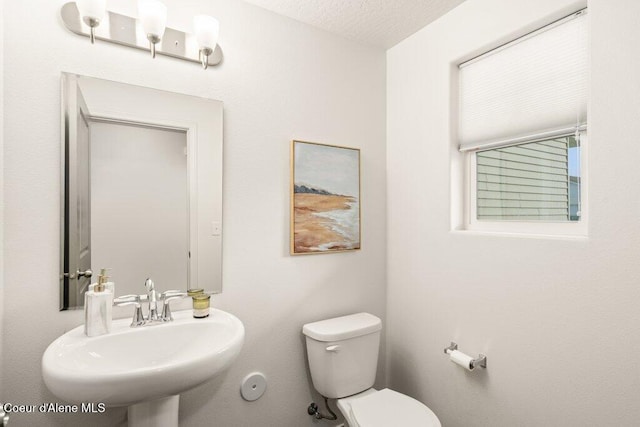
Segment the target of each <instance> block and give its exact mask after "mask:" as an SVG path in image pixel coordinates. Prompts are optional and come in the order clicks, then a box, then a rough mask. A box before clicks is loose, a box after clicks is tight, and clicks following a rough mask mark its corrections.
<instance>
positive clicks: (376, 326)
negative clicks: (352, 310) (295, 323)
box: [302, 313, 382, 342]
mask: <svg viewBox="0 0 640 427" xmlns="http://www.w3.org/2000/svg"><path fill="white" fill-rule="evenodd" d="M380 329H382V321H381V320H380V318H378V317H376V316H374V315H373V314H369V313H357V314H350V315H348V316H342V317H334V318H333V319H327V320H320V321H318V322H313V323H307V324H306V325H304V326H303V327H302V333H303V334H305V335H306V336H308V337H309V338H313V339H314V340H317V341H326V342H328V341H341V340H346V339H349V338H354V337H359V336H362V335H367V334H371V333H373V332H377V331H379V330H380Z"/></svg>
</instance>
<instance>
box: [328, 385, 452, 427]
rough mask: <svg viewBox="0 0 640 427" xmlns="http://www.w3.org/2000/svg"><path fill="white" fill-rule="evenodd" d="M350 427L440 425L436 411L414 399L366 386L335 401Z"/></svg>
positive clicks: (432, 426) (387, 390)
mask: <svg viewBox="0 0 640 427" xmlns="http://www.w3.org/2000/svg"><path fill="white" fill-rule="evenodd" d="M338 408H340V411H341V412H342V414H343V415H344V417H345V419H346V420H347V422H348V423H349V427H389V426H392V425H399V423H401V424H402V426H403V427H442V426H441V424H440V420H438V417H436V414H434V413H433V411H431V409H429V408H428V407H427V406H426V405H424V404H423V403H421V402H419V401H417V400H416V399H414V398H412V397H409V396H407V395H404V394H402V393H398V392H397V391H393V390H389V389H388V388H385V389H382V390H380V391H376V390H375V389H369V390H366V391H364V392H362V393H359V394H356V395H354V396H350V397H346V398H343V399H339V400H338Z"/></svg>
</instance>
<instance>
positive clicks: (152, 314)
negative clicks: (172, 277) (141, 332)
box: [144, 277, 158, 322]
mask: <svg viewBox="0 0 640 427" xmlns="http://www.w3.org/2000/svg"><path fill="white" fill-rule="evenodd" d="M144 287H145V288H147V301H148V302H149V313H148V317H147V321H149V322H154V321H156V320H158V297H157V294H156V287H155V285H154V284H153V280H151V279H150V278H148V277H147V280H145V281H144Z"/></svg>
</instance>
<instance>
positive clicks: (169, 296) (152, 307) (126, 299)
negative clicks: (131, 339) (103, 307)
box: [113, 278, 188, 328]
mask: <svg viewBox="0 0 640 427" xmlns="http://www.w3.org/2000/svg"><path fill="white" fill-rule="evenodd" d="M144 286H145V288H147V295H123V296H120V297H117V298H114V299H113V305H117V306H123V305H133V306H135V311H134V313H133V320H132V321H131V327H132V328H136V327H138V326H143V325H154V324H157V323H162V322H170V321H172V320H173V316H172V315H171V307H170V306H169V303H170V302H171V301H173V300H175V299H180V298H185V297H187V296H188V293H187V292H184V291H179V290H175V289H173V290H170V291H165V292H162V293H161V294H160V295H158V293H157V291H156V289H155V284H154V283H153V280H151V279H149V278H148V279H147V280H145V282H144ZM142 301H147V303H148V305H149V311H148V312H147V317H145V316H144V315H143V313H142V306H141V304H140V303H141V302H142ZM159 301H160V303H161V304H162V314H161V315H158V302H159Z"/></svg>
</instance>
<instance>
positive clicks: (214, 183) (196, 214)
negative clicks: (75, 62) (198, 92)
mask: <svg viewBox="0 0 640 427" xmlns="http://www.w3.org/2000/svg"><path fill="white" fill-rule="evenodd" d="M82 86H84V88H83V87H82ZM92 87H93V89H92V90H89V91H87V88H92ZM79 88H80V89H82V90H81V91H82V92H83V95H85V100H86V104H87V105H86V107H87V109H88V112H89V114H88V116H87V118H88V119H89V121H90V122H91V121H100V122H114V123H121V124H134V125H138V126H146V127H155V128H162V129H174V130H182V131H185V132H186V138H187V164H188V168H189V170H188V173H189V178H188V179H189V250H190V257H189V269H188V270H189V276H190V277H189V280H190V285H189V286H190V287H191V288H204V289H206V290H207V291H211V292H213V293H220V292H222V224H223V222H222V179H223V103H222V102H221V101H217V100H212V99H207V98H201V97H197V96H192V95H185V94H179V93H173V92H167V91H164V90H161V89H155V88H148V87H143V86H136V85H130V84H127V83H120V82H115V81H110V80H104V79H99V78H94V77H88V76H81V75H77V74H74V73H66V72H63V73H62V76H61V107H62V108H61V188H60V212H61V215H60V218H61V221H60V277H59V281H60V310H67V309H73V308H81V307H82V306H83V305H84V300H83V298H81V297H80V296H81V295H82V293H83V292H84V289H77V288H78V286H77V284H78V280H77V271H76V272H69V273H70V274H66V273H67V272H65V264H67V262H68V261H67V260H68V259H69V258H70V254H69V251H68V248H69V242H68V238H67V220H66V215H67V214H66V212H67V209H68V185H69V183H68V179H67V177H68V174H67V169H68V168H69V167H72V165H71V164H70V163H71V162H70V160H69V150H68V147H69V146H72V144H73V138H74V137H75V132H76V131H75V129H70V126H69V125H70V123H71V124H73V123H75V118H74V117H73V116H75V115H77V108H78V107H77V105H76V104H77V102H75V99H76V93H77V91H78V90H79ZM87 92H92V95H91V96H87ZM70 96H73V97H74V100H73V102H70V98H69V97H70ZM194 254H195V256H194ZM97 267H108V266H97ZM92 270H93V271H94V272H95V271H96V270H97V269H96V268H93V266H92ZM74 273H75V274H74ZM94 274H95V273H94ZM114 276H115V281H116V286H117V272H114ZM93 281H95V280H94V279H92V280H90V282H93ZM74 300H75V304H71V302H73V301H74Z"/></svg>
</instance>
